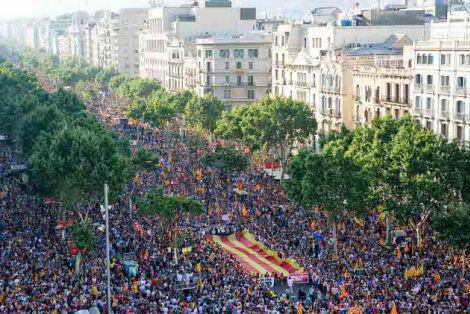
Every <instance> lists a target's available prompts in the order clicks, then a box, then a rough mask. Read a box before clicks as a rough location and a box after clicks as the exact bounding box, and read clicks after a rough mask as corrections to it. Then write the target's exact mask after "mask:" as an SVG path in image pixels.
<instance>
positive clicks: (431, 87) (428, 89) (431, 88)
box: [424, 84, 434, 93]
mask: <svg viewBox="0 0 470 314" xmlns="http://www.w3.org/2000/svg"><path fill="white" fill-rule="evenodd" d="M424 91H425V92H427V93H432V92H433V91H434V85H432V84H424Z"/></svg>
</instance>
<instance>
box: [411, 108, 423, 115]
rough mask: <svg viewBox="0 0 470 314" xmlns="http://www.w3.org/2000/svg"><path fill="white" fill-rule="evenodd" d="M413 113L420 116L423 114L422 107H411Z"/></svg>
mask: <svg viewBox="0 0 470 314" xmlns="http://www.w3.org/2000/svg"><path fill="white" fill-rule="evenodd" d="M413 114H414V115H417V116H421V115H422V114H423V109H422V108H416V107H413Z"/></svg>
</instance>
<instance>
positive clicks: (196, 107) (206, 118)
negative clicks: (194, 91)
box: [185, 95, 225, 134]
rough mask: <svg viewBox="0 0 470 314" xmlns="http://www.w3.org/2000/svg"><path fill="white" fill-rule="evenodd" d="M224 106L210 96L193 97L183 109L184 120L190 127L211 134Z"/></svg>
mask: <svg viewBox="0 0 470 314" xmlns="http://www.w3.org/2000/svg"><path fill="white" fill-rule="evenodd" d="M224 109H225V104H224V103H223V102H222V101H221V100H220V99H217V98H215V97H214V96H212V95H206V96H204V97H193V98H192V99H191V100H190V101H189V102H188V104H187V106H186V109H185V119H186V121H187V122H188V123H189V124H190V125H191V126H195V127H198V128H200V129H203V130H206V131H208V132H209V133H211V134H213V133H214V130H215V128H216V123H217V120H219V119H220V118H221V117H222V112H223V111H224Z"/></svg>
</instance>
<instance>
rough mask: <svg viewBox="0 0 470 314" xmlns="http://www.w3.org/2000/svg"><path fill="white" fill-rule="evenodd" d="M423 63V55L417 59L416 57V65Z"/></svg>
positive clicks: (419, 55)
mask: <svg viewBox="0 0 470 314" xmlns="http://www.w3.org/2000/svg"><path fill="white" fill-rule="evenodd" d="M421 62H422V59H421V54H419V53H418V55H417V57H416V63H417V64H421Z"/></svg>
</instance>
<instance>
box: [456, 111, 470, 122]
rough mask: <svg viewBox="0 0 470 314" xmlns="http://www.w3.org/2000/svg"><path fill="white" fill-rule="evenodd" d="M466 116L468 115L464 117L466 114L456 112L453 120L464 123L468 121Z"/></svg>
mask: <svg viewBox="0 0 470 314" xmlns="http://www.w3.org/2000/svg"><path fill="white" fill-rule="evenodd" d="M468 116H469V115H466V114H465V113H463V112H456V113H455V114H454V119H455V120H461V121H465V120H468Z"/></svg>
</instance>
